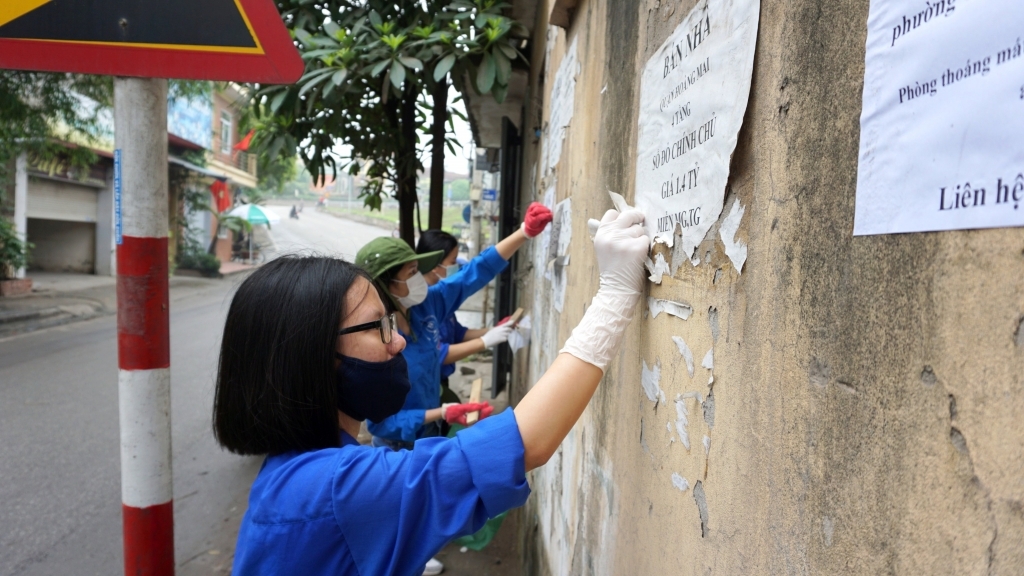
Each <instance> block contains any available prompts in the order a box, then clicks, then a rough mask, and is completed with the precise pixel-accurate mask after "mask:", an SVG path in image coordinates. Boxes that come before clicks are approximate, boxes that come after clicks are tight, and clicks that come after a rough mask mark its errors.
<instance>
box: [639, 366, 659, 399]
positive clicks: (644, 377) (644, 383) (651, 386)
mask: <svg viewBox="0 0 1024 576" xmlns="http://www.w3.org/2000/svg"><path fill="white" fill-rule="evenodd" d="M640 362H641V363H642V364H643V372H642V373H641V374H640V386H641V387H642V388H643V389H644V394H647V399H648V400H650V401H651V402H658V401H659V400H660V401H661V403H662V404H664V403H665V393H664V392H663V391H662V390H661V385H660V382H661V361H660V360H658V361H655V363H654V367H653V368H648V367H647V361H645V360H641V361H640Z"/></svg>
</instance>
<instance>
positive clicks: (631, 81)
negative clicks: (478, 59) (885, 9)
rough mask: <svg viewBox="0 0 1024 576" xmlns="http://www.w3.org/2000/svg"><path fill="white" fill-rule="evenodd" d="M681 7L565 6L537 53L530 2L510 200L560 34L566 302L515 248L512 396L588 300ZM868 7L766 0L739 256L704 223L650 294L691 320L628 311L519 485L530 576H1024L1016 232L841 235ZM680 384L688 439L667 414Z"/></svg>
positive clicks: (1019, 237) (1019, 244)
mask: <svg viewBox="0 0 1024 576" xmlns="http://www.w3.org/2000/svg"><path fill="white" fill-rule="evenodd" d="M552 3H553V0H551V1H549V2H548V4H549V6H550V4H552ZM694 4H695V1H694V0H580V1H579V3H578V5H577V7H576V9H575V12H574V15H573V20H572V22H571V25H570V28H569V30H568V31H567V32H568V33H566V31H565V30H562V29H554V30H553V31H552V32H549V33H548V35H547V38H545V34H544V30H546V29H547V21H546V18H547V17H546V14H547V13H548V10H545V9H543V8H542V9H540V10H539V12H540V13H541V15H540V17H539V19H540V21H539V22H537V25H536V28H535V30H536V31H537V32H536V33H535V35H534V38H535V44H534V51H533V54H532V58H533V70H532V72H531V84H530V98H529V99H528V101H529V102H530V104H529V107H528V108H527V110H526V111H525V116H524V118H525V126H524V130H523V132H524V133H525V134H526V138H525V141H526V149H525V151H524V163H523V165H524V175H523V179H522V181H523V182H524V186H526V189H524V191H523V192H524V193H523V196H524V199H525V201H526V202H529V201H530V200H533V199H541V198H542V197H543V195H544V191H545V190H546V188H547V186H549V185H550V184H551V183H552V179H551V178H550V177H549V178H545V177H544V175H542V174H540V173H539V170H538V168H537V166H538V164H539V163H540V153H541V150H542V145H550V144H549V143H550V139H551V135H550V134H547V135H544V136H543V137H541V138H540V139H537V138H532V137H531V135H532V134H533V132H534V130H535V129H542V128H543V127H544V125H545V122H546V121H547V120H548V119H549V117H550V109H549V108H550V94H549V92H550V90H551V86H552V83H553V76H554V71H555V70H556V69H557V67H558V64H559V62H560V59H561V58H562V57H563V54H564V53H565V50H566V48H567V46H568V42H569V41H571V40H572V39H573V38H575V39H576V40H577V42H578V54H579V59H580V73H579V76H578V77H577V83H576V96H575V106H574V114H573V118H572V121H571V123H570V127H569V130H568V132H567V135H566V138H565V141H564V145H563V151H562V155H561V162H560V163H559V164H558V166H557V169H556V179H555V180H556V181H555V184H554V186H555V190H556V200H562V199H565V198H571V202H572V210H571V211H570V215H571V226H572V240H571V242H570V245H569V249H568V253H569V255H570V264H569V265H568V266H567V267H566V268H565V269H564V271H563V273H564V274H565V277H564V281H565V282H566V286H567V287H566V297H565V304H564V309H563V311H562V312H561V313H558V312H557V311H555V310H554V309H553V303H552V284H553V281H552V280H549V279H547V278H545V276H544V272H545V271H544V270H541V269H539V268H538V263H539V262H541V261H542V258H538V257H537V255H536V254H534V255H531V254H529V253H527V254H526V257H524V258H521V259H520V260H521V262H524V263H526V264H524V266H523V269H522V271H521V275H520V277H521V288H522V289H521V290H520V292H519V293H520V294H521V295H522V299H523V300H522V302H521V305H523V306H524V307H526V309H527V310H532V311H533V315H534V318H533V322H534V326H535V330H534V332H535V335H534V341H533V343H532V344H531V348H530V350H529V351H528V352H527V351H522V352H520V353H519V355H517V363H516V370H515V378H514V379H515V385H514V396H516V397H521V396H522V394H523V393H525V391H526V390H527V389H528V388H529V385H530V383H531V382H533V381H535V380H536V378H537V377H538V376H539V375H540V374H541V373H542V372H543V370H544V369H545V368H546V367H547V365H548V364H549V363H550V361H551V360H552V359H553V357H554V355H555V354H557V351H558V348H559V347H560V345H561V344H562V342H564V340H565V338H566V337H567V336H568V334H569V332H570V331H571V329H572V327H573V326H575V324H576V323H577V322H578V320H579V319H580V317H581V316H582V314H583V312H584V309H585V307H586V305H587V304H588V302H589V299H590V297H591V296H592V294H593V293H594V292H595V291H596V288H597V269H596V264H595V262H594V258H593V252H592V248H591V243H590V242H589V239H588V237H587V233H586V221H587V219H588V218H593V217H599V215H600V214H601V213H603V212H604V211H605V210H607V209H608V208H610V207H611V204H610V202H609V200H608V197H607V194H606V192H605V191H606V190H609V189H610V190H614V191H618V192H621V193H623V194H624V195H625V196H626V198H627V200H632V199H633V178H634V170H635V160H634V158H635V149H636V148H635V147H636V126H637V107H638V105H637V102H638V98H639V71H640V70H641V69H642V67H643V64H644V63H645V62H646V61H647V59H648V57H649V56H650V54H652V53H653V52H654V51H655V50H657V48H658V47H659V46H660V45H661V43H662V41H663V40H664V39H665V38H666V37H667V36H668V34H669V33H671V31H672V30H673V29H674V28H675V26H676V25H677V24H678V23H679V22H680V21H681V20H682V19H683V18H684V17H685V16H686V14H687V13H688V12H689V10H690V9H691V8H692V7H693V5H694ZM867 14H868V2H867V0H858V1H854V0H833V1H832V2H827V3H825V2H821V1H820V0H785V1H782V0H764V1H763V2H762V5H761V15H760V30H759V33H758V41H757V54H756V57H755V64H754V74H753V85H752V90H751V95H750V103H749V106H748V109H747V112H746V116H745V119H744V126H743V129H742V131H741V132H740V136H739V145H738V148H737V150H736V152H735V155H734V157H733V161H732V168H731V175H730V184H729V190H728V191H727V195H728V197H727V198H726V201H725V205H726V207H729V206H730V204H731V203H732V202H733V199H734V198H735V199H738V201H739V202H740V203H741V205H742V206H744V207H745V208H746V215H745V216H744V217H743V220H742V224H741V226H740V229H739V233H738V236H739V237H740V238H742V239H743V240H744V241H746V242H747V243H748V246H749V257H748V259H747V262H746V265H745V267H744V268H743V270H742V274H740V273H738V272H737V271H736V270H735V269H734V268H733V267H732V265H731V263H730V262H729V259H728V258H727V257H726V256H725V254H724V252H723V245H722V242H721V240H720V239H719V233H718V227H717V226H716V227H715V228H712V230H711V231H710V232H709V233H708V235H707V237H706V239H705V241H704V243H703V244H702V245H701V246H700V247H699V249H698V254H699V255H700V257H701V263H700V265H699V266H696V267H694V266H692V265H691V264H690V263H689V262H688V261H686V260H685V259H684V260H683V261H682V263H681V264H679V265H678V267H677V268H676V269H675V270H674V273H673V274H672V276H671V278H669V276H668V275H666V277H665V280H664V282H663V283H662V284H661V285H659V286H655V285H649V286H648V288H649V295H650V296H654V297H657V298H666V299H671V300H678V301H683V302H686V303H688V304H690V305H691V306H692V307H693V310H694V313H693V315H692V316H691V317H690V318H689V319H688V320H681V319H679V318H675V317H671V316H667V315H659V316H658V317H657V318H650V317H646V314H645V313H646V310H647V307H646V305H645V306H643V309H642V310H640V309H638V313H637V318H636V320H635V321H634V322H633V325H632V326H631V328H630V330H629V333H628V334H627V337H626V346H625V348H624V350H623V352H622V354H621V355H620V356H619V357H618V359H617V360H616V361H615V362H613V363H612V365H611V366H610V368H609V370H608V372H607V375H606V378H605V380H604V382H603V383H602V384H601V387H600V388H599V390H598V392H597V395H596V396H595V398H594V399H593V401H592V402H591V404H590V407H589V408H588V410H587V412H586V413H585V414H584V416H583V418H582V420H581V422H580V423H579V424H578V425H577V426H576V428H575V429H574V430H573V432H572V433H571V434H570V436H569V438H567V439H566V441H565V443H564V444H563V446H562V448H561V449H560V451H559V454H557V455H556V456H555V457H554V458H553V459H552V461H551V462H550V463H549V464H548V465H547V466H546V467H544V468H542V469H540V470H538V471H537V472H535V473H532V474H531V485H532V487H533V491H534V494H533V496H532V498H531V499H530V501H529V503H528V504H527V506H526V508H525V510H524V511H523V512H522V513H521V520H522V521H521V523H520V533H521V534H520V535H521V538H522V540H523V544H524V550H525V551H526V555H527V564H528V568H529V572H530V573H531V574H552V575H562V574H680V575H698V574H699V575H702V576H703V575H707V574H723V575H734V574H864V575H869V574H870V575H875V574H912V575H918V574H929V575H945V574H949V575H953V574H958V575H959V574H1006V575H1010V574H1022V573H1024V424H1022V423H1021V422H1022V417H1024V327H1022V322H1024V229H1020V228H1017V229H995V230H977V231H961V232H943V233H927V234H904V235H890V236H872V237H858V238H853V237H852V227H853V214H854V195H855V187H856V175H857V157H858V141H859V115H860V109H861V106H860V104H861V90H862V83H863V67H864V43H865V35H866V21H867ZM549 41H550V42H549ZM549 44H550V45H549ZM535 244H536V243H535ZM535 247H536V246H535ZM659 250H662V249H661V248H659ZM666 259H667V260H670V261H671V260H672V255H671V254H667V253H666ZM529 263H532V265H531V264H529ZM677 263H678V259H677ZM557 273H558V271H555V274H552V278H553V279H554V278H555V275H556V274H557ZM672 336H681V337H682V338H683V339H685V341H686V342H687V344H688V345H689V347H690V348H691V350H692V352H693V355H694V357H695V363H696V364H697V366H696V370H695V374H694V376H693V377H692V378H691V377H690V376H689V374H688V372H687V369H686V365H685V362H684V360H683V358H682V356H681V355H680V353H679V352H678V350H677V348H676V346H675V344H674V343H673V341H672V340H671V337H672ZM712 348H713V350H714V369H713V371H711V370H707V369H704V368H702V367H701V366H700V362H701V359H702V358H703V357H704V355H705V353H706V352H707V351H708V350H709V349H712ZM642 363H646V364H647V365H648V366H655V365H660V369H661V379H660V386H661V388H662V389H663V390H664V392H665V394H666V396H667V400H668V402H667V405H666V403H661V402H658V403H657V404H656V403H654V402H651V401H649V400H648V399H647V396H646V395H645V394H644V393H643V391H642V389H641V373H642V370H643V364H642ZM712 375H713V376H714V382H713V384H709V383H708V380H709V377H710V376H712ZM687 393H695V394H690V397H688V398H684V399H683V400H682V408H685V416H686V421H687V424H686V425H685V426H684V428H685V429H686V431H687V433H688V436H689V441H690V449H686V448H685V447H684V446H683V445H682V442H681V441H680V437H679V434H678V432H677V431H676V423H677V421H678V420H680V415H681V413H680V412H679V407H678V406H677V404H676V403H675V402H674V400H675V399H676V398H677V395H684V394H687ZM670 429H671V430H670ZM705 436H706V437H707V438H708V439H709V442H710V449H709V450H708V451H707V452H705V448H704V445H703V439H704V437H705ZM673 473H675V474H678V475H679V476H680V477H681V478H686V480H687V483H688V487H686V488H685V490H680V489H678V488H677V487H675V486H674V485H673V482H672V475H673Z"/></svg>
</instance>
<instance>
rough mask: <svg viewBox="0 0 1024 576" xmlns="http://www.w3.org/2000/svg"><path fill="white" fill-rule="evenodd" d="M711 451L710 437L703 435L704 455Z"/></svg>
mask: <svg viewBox="0 0 1024 576" xmlns="http://www.w3.org/2000/svg"><path fill="white" fill-rule="evenodd" d="M709 452H711V438H708V437H707V436H705V437H704V455H705V456H707V455H708V453H709Z"/></svg>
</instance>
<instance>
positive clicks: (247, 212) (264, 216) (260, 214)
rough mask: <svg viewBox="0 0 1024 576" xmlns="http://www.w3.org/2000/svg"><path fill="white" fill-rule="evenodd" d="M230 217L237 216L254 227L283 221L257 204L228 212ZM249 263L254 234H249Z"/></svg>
mask: <svg viewBox="0 0 1024 576" xmlns="http://www.w3.org/2000/svg"><path fill="white" fill-rule="evenodd" d="M228 215H229V216H237V217H238V218H241V219H243V220H245V221H246V222H248V223H249V224H252V225H256V224H266V225H268V226H269V225H270V224H276V223H277V222H280V221H281V217H280V216H278V215H277V214H274V213H273V212H271V211H270V210H267V209H266V208H264V207H262V206H257V205H256V204H242V205H241V206H239V207H237V208H235V209H234V210H232V211H231V212H228ZM249 262H250V263H251V262H252V232H250V233H249Z"/></svg>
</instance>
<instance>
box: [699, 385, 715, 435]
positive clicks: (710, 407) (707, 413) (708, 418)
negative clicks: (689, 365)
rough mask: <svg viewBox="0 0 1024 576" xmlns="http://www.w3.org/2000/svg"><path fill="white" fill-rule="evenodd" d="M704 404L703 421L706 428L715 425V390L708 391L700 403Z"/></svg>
mask: <svg viewBox="0 0 1024 576" xmlns="http://www.w3.org/2000/svg"><path fill="white" fill-rule="evenodd" d="M701 405H702V406H704V423H705V424H707V425H708V429H711V428H714V427H715V391H714V390H712V391H711V392H708V397H707V398H705V399H704V402H702V403H701Z"/></svg>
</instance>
